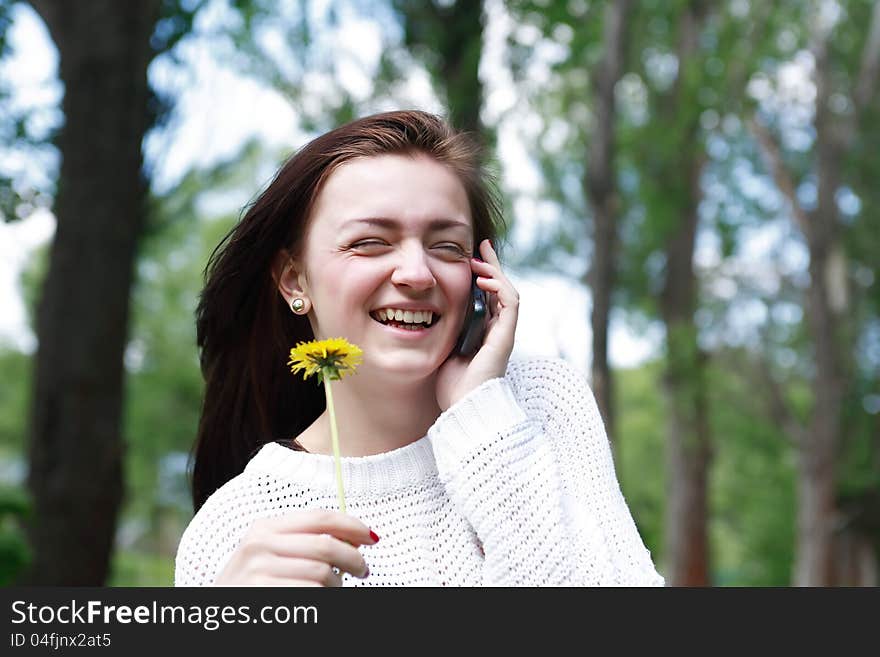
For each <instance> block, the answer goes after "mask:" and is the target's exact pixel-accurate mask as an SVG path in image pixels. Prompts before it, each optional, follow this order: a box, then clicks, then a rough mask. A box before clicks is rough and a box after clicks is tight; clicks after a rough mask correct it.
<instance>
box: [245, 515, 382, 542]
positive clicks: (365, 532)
mask: <svg viewBox="0 0 880 657" xmlns="http://www.w3.org/2000/svg"><path fill="white" fill-rule="evenodd" d="M254 527H255V529H258V528H263V529H265V530H268V531H271V532H278V533H295V534H298V533H308V534H331V535H332V536H335V537H336V538H338V539H340V540H342V541H345V542H346V543H349V544H351V545H373V544H374V543H376V540H377V539H376V538H374V536H375V534H374V533H373V532H372V531H371V530H370V528H369V527H367V526H366V525H365V524H364V523H362V522H361V521H360V520H358V519H357V518H355V517H354V516H350V515H348V514H347V513H341V512H339V511H329V510H326V509H310V510H308V511H303V512H301V513H295V514H293V513H292V514H289V515H283V516H277V517H274V518H263V519H260V520H257V521H256V522H255V523H254Z"/></svg>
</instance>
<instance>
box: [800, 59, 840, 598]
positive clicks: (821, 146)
mask: <svg viewBox="0 0 880 657" xmlns="http://www.w3.org/2000/svg"><path fill="white" fill-rule="evenodd" d="M815 55H816V119H815V127H816V152H817V162H816V164H817V169H818V197H817V202H816V209H815V210H814V211H813V212H810V213H808V214H807V215H806V216H807V220H808V221H807V223H806V225H805V226H804V227H803V228H804V232H805V235H804V237H805V238H806V241H807V246H808V248H809V251H810V266H809V268H810V288H809V291H808V308H807V326H808V328H809V332H810V337H811V338H812V342H813V348H814V354H815V364H816V373H815V376H814V377H813V381H812V392H813V410H812V413H811V414H810V426H809V428H808V430H807V439H806V441H804V442H803V443H802V444H801V445H800V450H799V458H798V464H799V470H798V475H799V483H798V490H799V492H800V500H799V502H800V506H799V510H798V529H797V546H796V556H795V572H794V584H795V585H796V586H830V585H831V584H832V580H833V570H834V518H835V515H836V513H835V507H836V478H835V463H836V462H837V453H838V451H839V448H840V442H841V436H840V427H841V424H840V423H841V416H842V411H843V396H844V389H845V385H846V383H845V379H844V377H843V375H842V372H843V369H844V366H843V364H844V356H843V353H842V345H841V344H840V343H839V324H840V321H839V315H840V314H842V313H843V312H844V311H845V310H846V305H847V300H846V294H845V290H846V279H845V276H846V268H845V265H844V266H843V267H841V266H840V264H839V262H837V259H839V257H840V254H842V253H843V251H842V248H841V247H840V245H839V244H838V240H839V237H838V235H839V232H840V231H839V229H838V216H837V201H836V193H837V190H838V188H839V187H840V175H841V173H840V172H841V169H842V164H843V149H842V147H841V146H842V144H840V143H839V139H838V134H839V133H838V127H837V126H836V125H835V123H836V122H835V118H834V117H833V116H832V114H831V113H830V110H829V105H828V103H829V98H830V96H831V94H832V89H831V83H830V74H829V61H828V52H827V45H826V44H825V43H823V44H821V45H820V46H819V47H818V48H817V49H816V52H815ZM841 278H843V280H842V281H841V280H840V279H841ZM841 290H843V291H844V292H843V293H841Z"/></svg>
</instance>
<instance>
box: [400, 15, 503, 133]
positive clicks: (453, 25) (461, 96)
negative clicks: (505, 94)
mask: <svg viewBox="0 0 880 657" xmlns="http://www.w3.org/2000/svg"><path fill="white" fill-rule="evenodd" d="M392 5H393V7H394V8H395V10H397V12H398V13H399V15H400V17H401V20H402V22H403V28H404V45H405V46H406V47H407V48H409V49H411V54H412V55H413V56H414V57H415V58H416V59H417V60H418V61H420V62H422V64H423V65H424V66H425V68H426V69H427V70H428V71H429V72H430V74H431V79H432V81H433V82H434V86H435V87H436V88H437V89H438V91H439V95H440V96H441V97H442V98H443V99H444V101H445V103H446V106H447V107H448V108H449V119H450V120H451V122H452V124H453V125H454V126H455V127H457V128H459V129H462V130H469V131H471V132H472V133H474V134H475V135H478V136H488V133H487V131H486V127H485V126H484V125H483V122H482V121H481V119H480V110H481V109H482V107H483V99H484V93H483V85H482V83H481V81H480V76H479V68H480V58H481V56H482V53H483V28H484V25H485V11H484V7H483V2H482V1H478V2H474V1H473V0H452V1H451V2H438V1H437V0H429V1H428V2H425V1H424V0H422V1H419V0H392ZM490 143H491V142H490Z"/></svg>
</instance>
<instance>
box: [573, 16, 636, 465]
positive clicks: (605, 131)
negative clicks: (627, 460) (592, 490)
mask: <svg viewBox="0 0 880 657" xmlns="http://www.w3.org/2000/svg"><path fill="white" fill-rule="evenodd" d="M629 11H630V2H629V0H617V1H616V2H613V3H611V4H609V5H607V7H606V8H605V16H604V25H603V48H604V53H603V56H602V60H601V63H600V64H599V65H598V66H596V68H595V71H594V72H593V75H592V77H593V79H594V80H595V81H596V82H595V85H596V100H595V103H594V105H595V110H594V111H595V113H596V125H595V128H594V130H593V139H592V143H591V144H590V147H589V148H588V150H587V155H586V160H587V175H586V179H585V180H584V188H585V190H586V194H587V197H588V198H589V199H590V203H591V206H592V210H593V224H594V226H595V227H594V230H593V261H592V264H591V269H590V273H589V276H588V279H589V283H590V287H591V289H592V291H593V309H592V313H591V317H590V324H591V327H592V329H593V350H592V353H593V361H592V366H591V373H592V379H591V385H592V388H593V393H594V394H595V395H596V402H597V403H598V406H599V411H600V412H601V413H602V418H603V419H604V420H605V428H606V431H607V433H608V438H609V440H610V441H611V444H612V447H613V448H614V449H615V451H616V447H615V445H616V439H615V431H614V403H613V402H614V400H613V390H614V381H613V379H612V374H611V368H610V367H609V365H608V324H609V319H610V313H611V298H612V293H613V291H614V286H615V283H616V281H615V279H616V268H617V262H616V261H617V254H616V251H617V242H618V236H617V223H618V221H619V214H620V209H621V207H620V198H619V193H618V190H617V175H616V174H617V167H616V162H615V150H616V139H615V130H616V126H615V122H616V118H617V102H616V96H615V93H614V89H615V87H616V85H617V82H618V81H619V80H620V77H621V76H622V75H623V71H624V63H625V62H624V59H625V57H626V52H627V38H628V24H629V20H630V16H629Z"/></svg>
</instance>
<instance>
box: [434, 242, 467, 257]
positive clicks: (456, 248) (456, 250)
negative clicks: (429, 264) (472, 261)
mask: <svg viewBox="0 0 880 657" xmlns="http://www.w3.org/2000/svg"><path fill="white" fill-rule="evenodd" d="M434 248H437V249H447V250H449V251H452V252H454V253H456V254H458V255H463V256H464V255H467V251H465V250H464V249H463V248H462V247H460V246H459V245H458V244H451V243H446V244H437V245H436V246H435V247H434Z"/></svg>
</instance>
